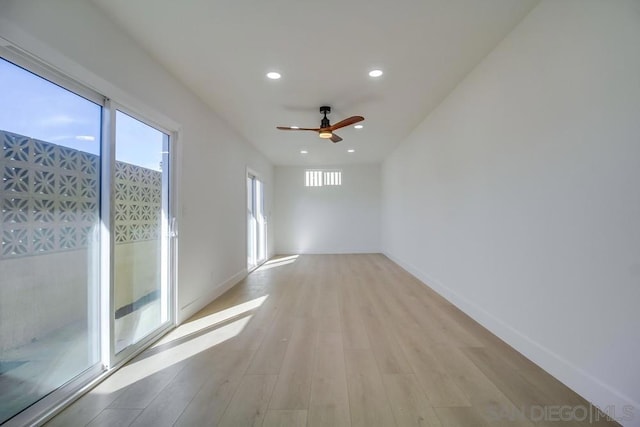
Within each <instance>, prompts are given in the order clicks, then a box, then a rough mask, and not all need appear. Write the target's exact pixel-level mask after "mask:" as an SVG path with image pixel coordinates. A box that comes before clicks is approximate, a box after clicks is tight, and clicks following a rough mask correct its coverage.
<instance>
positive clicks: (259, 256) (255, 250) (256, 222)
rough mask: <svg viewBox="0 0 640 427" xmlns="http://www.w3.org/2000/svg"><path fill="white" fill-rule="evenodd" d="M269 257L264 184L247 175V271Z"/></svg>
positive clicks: (251, 175)
mask: <svg viewBox="0 0 640 427" xmlns="http://www.w3.org/2000/svg"><path fill="white" fill-rule="evenodd" d="M266 257H267V222H266V216H265V212H264V184H263V183H262V181H260V180H259V179H258V178H257V177H256V176H255V175H254V174H252V173H248V174H247V269H248V270H253V269H254V268H256V267H257V266H258V265H260V264H262V263H263V262H264V261H265V260H266Z"/></svg>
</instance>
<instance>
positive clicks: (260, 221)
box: [254, 178, 267, 264]
mask: <svg viewBox="0 0 640 427" xmlns="http://www.w3.org/2000/svg"><path fill="white" fill-rule="evenodd" d="M254 183H255V197H254V204H255V206H256V222H257V224H256V225H257V227H256V228H257V230H256V247H257V250H256V258H257V264H262V263H263V262H264V261H265V260H266V257H267V223H266V220H265V215H264V184H263V183H262V181H260V180H259V179H257V178H254Z"/></svg>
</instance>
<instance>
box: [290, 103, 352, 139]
mask: <svg viewBox="0 0 640 427" xmlns="http://www.w3.org/2000/svg"><path fill="white" fill-rule="evenodd" d="M320 112H321V113H322V114H324V118H323V119H322V121H321V122H320V127H319V128H300V127H297V126H278V129H280V130H311V131H314V132H318V136H319V137H320V138H324V139H331V141H333V142H340V141H342V138H340V137H339V136H338V135H336V134H335V133H333V131H334V130H336V129H340V128H343V127H345V126H349V125H352V124H354V123H358V122H361V121H363V120H364V117H362V116H351V117H349V118H347V119H344V120H342V121H339V122H338V123H336V124H335V125H331V124H330V123H329V119H328V118H327V114H329V113H331V107H327V106H326V105H324V106H322V107H320Z"/></svg>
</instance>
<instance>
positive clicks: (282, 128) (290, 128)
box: [276, 126, 320, 132]
mask: <svg viewBox="0 0 640 427" xmlns="http://www.w3.org/2000/svg"><path fill="white" fill-rule="evenodd" d="M276 127H277V128H278V129H280V130H312V131H314V132H319V131H320V128H292V127H291V126H276Z"/></svg>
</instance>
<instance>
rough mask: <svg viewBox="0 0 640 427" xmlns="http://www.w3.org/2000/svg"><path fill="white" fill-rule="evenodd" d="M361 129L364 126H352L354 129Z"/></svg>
mask: <svg viewBox="0 0 640 427" xmlns="http://www.w3.org/2000/svg"><path fill="white" fill-rule="evenodd" d="M363 127H364V126H362V125H355V126H354V128H356V129H362V128H363Z"/></svg>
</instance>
